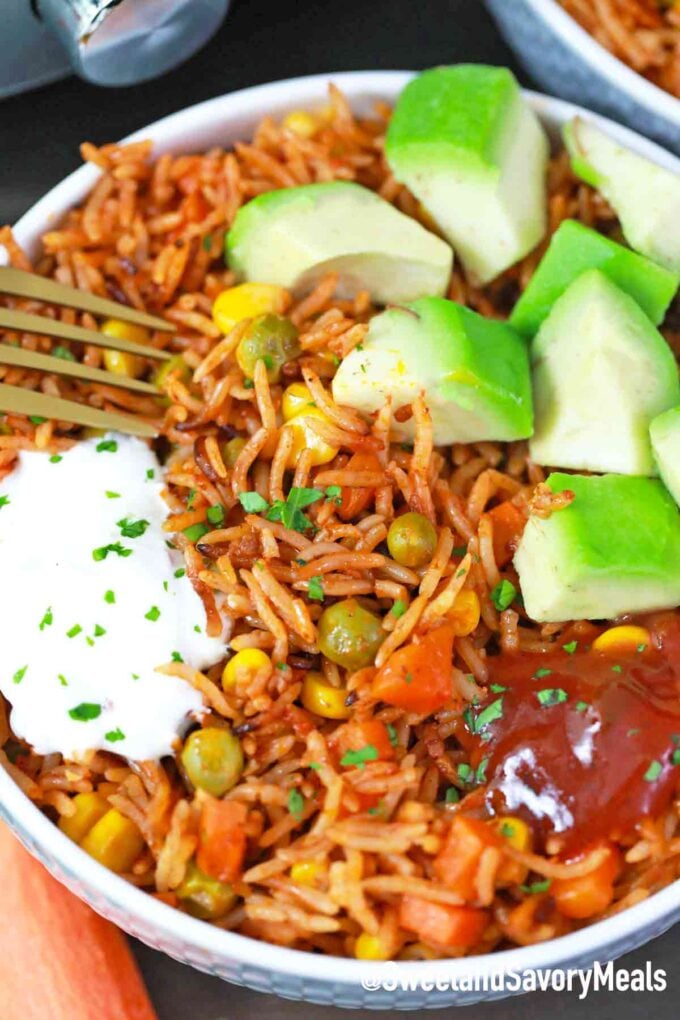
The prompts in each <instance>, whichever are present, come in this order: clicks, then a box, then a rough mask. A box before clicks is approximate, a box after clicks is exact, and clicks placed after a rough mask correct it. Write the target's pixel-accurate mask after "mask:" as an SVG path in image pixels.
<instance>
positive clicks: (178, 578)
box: [0, 435, 225, 760]
mask: <svg viewBox="0 0 680 1020" xmlns="http://www.w3.org/2000/svg"><path fill="white" fill-rule="evenodd" d="M161 489H162V469H161V467H160V465H159V463H158V460H157V459H156V457H155V456H154V454H153V452H152V451H151V450H149V449H148V447H147V446H145V444H144V443H142V442H141V441H140V440H138V439H132V438H129V437H126V436H122V435H109V436H106V437H103V438H102V439H92V440H87V441H85V442H81V443H78V444H77V445H76V446H74V447H73V448H72V449H71V450H69V451H68V452H66V453H64V454H62V455H57V456H51V457H50V456H49V455H47V454H43V453H33V452H24V453H22V454H21V455H20V458H19V463H18V465H17V467H16V469H15V470H14V471H13V472H12V473H11V474H10V475H9V476H8V477H7V478H5V480H4V481H3V482H1V483H0V579H1V583H0V690H1V691H2V693H3V694H4V696H5V697H6V698H7V700H8V701H9V703H10V704H11V706H12V715H11V723H12V728H13V730H14V732H15V733H16V734H17V736H20V737H22V738H24V739H25V740H26V741H28V742H29V743H30V744H31V745H32V746H33V747H34V748H35V750H36V751H37V752H38V753H39V754H48V753H50V752H60V753H61V754H63V755H64V756H66V757H74V756H78V755H79V754H81V753H83V752H85V751H88V750H91V749H106V750H109V751H115V752H116V753H118V754H121V755H124V756H125V757H127V758H130V759H132V760H142V759H153V758H159V757H161V756H162V755H164V754H168V753H170V752H171V750H172V745H173V742H175V741H176V738H177V736H178V735H180V734H181V733H182V732H183V730H184V729H185V728H186V726H187V724H188V722H189V720H190V718H191V717H192V716H194V717H195V716H196V715H198V714H200V713H201V710H202V699H201V696H200V694H198V692H197V691H196V690H194V689H193V688H192V687H191V686H190V685H189V684H188V683H187V682H186V681H185V680H182V679H180V678H179V677H173V676H167V675H163V674H161V673H158V672H157V671H156V670H157V667H158V666H160V665H162V664H164V663H168V662H171V661H173V659H174V660H176V661H179V660H180V659H181V660H182V661H184V662H186V663H187V664H189V665H190V666H193V667H195V668H196V669H203V668H205V667H206V666H208V665H210V664H212V663H215V662H217V661H218V660H219V659H220V658H221V657H222V656H223V655H224V649H225V642H224V637H221V638H209V637H208V636H207V635H206V633H205V624H206V619H205V612H204V609H203V605H202V603H201V600H200V598H199V597H198V595H197V594H196V593H195V591H194V589H193V587H192V585H191V582H190V581H189V580H188V579H187V577H186V576H185V574H184V571H183V569H182V566H181V560H180V559H179V558H178V555H177V553H173V552H172V550H170V549H169V548H168V546H167V544H166V538H167V537H168V536H167V534H166V533H164V532H163V531H162V524H163V521H164V520H165V518H166V517H167V513H168V509H167V506H166V504H165V503H164V501H163V499H162V497H161Z"/></svg>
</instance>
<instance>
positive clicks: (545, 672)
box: [531, 666, 552, 680]
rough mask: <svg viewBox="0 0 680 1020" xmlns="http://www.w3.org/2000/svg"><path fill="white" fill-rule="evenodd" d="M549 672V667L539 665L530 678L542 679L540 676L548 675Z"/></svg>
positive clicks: (550, 671)
mask: <svg viewBox="0 0 680 1020" xmlns="http://www.w3.org/2000/svg"><path fill="white" fill-rule="evenodd" d="M551 673H552V670H551V669H546V668H545V666H541V667H540V668H539V669H537V670H536V672H535V673H534V674H533V675H532V678H531V679H532V680H541V679H542V678H543V677H544V676H550V674H551Z"/></svg>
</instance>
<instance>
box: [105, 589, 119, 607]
mask: <svg viewBox="0 0 680 1020" xmlns="http://www.w3.org/2000/svg"><path fill="white" fill-rule="evenodd" d="M115 601H116V593H115V592H114V591H111V589H110V588H109V590H108V591H105V592H104V602H108V604H109V605H110V606H112V605H113V604H114V602H115Z"/></svg>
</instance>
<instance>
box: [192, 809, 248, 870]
mask: <svg viewBox="0 0 680 1020" xmlns="http://www.w3.org/2000/svg"><path fill="white" fill-rule="evenodd" d="M247 814H248V811H247V808H246V806H245V804H241V803H240V802H239V801H236V800H216V799H215V798H214V797H213V798H210V800H206V801H205V803H204V804H203V807H202V809H201V822H200V826H199V838H198V851H197V854H196V863H197V864H198V866H199V868H200V869H201V871H205V873H206V875H210V876H211V878H216V879H218V880H219V881H220V882H234V881H236V879H237V878H238V877H239V875H240V874H241V869H242V867H243V858H244V856H245V852H246V833H245V822H246V817H247Z"/></svg>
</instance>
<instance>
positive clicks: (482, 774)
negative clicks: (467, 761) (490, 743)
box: [475, 758, 489, 783]
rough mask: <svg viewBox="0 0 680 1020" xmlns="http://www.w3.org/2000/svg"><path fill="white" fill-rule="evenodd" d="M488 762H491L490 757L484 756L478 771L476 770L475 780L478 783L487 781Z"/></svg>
mask: <svg viewBox="0 0 680 1020" xmlns="http://www.w3.org/2000/svg"><path fill="white" fill-rule="evenodd" d="M488 764H489V759H488V758H482V760H481V761H480V763H479V765H478V766H477V771H476V772H475V780H476V781H477V782H478V783H485V782H486V769H487V766H488Z"/></svg>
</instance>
